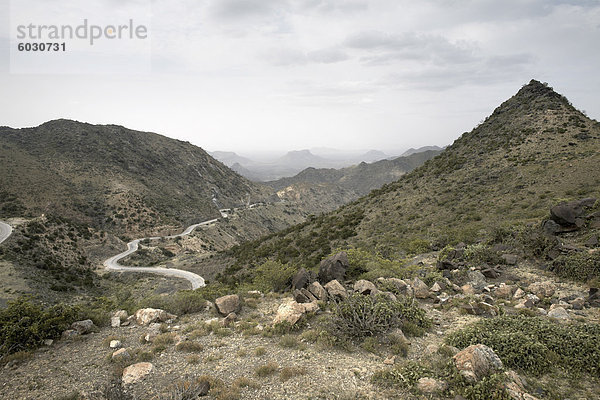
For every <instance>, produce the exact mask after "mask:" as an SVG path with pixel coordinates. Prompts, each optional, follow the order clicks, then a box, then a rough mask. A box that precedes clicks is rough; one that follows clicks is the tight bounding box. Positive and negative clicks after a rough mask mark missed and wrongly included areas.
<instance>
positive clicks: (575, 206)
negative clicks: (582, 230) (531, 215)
mask: <svg viewBox="0 0 600 400" xmlns="http://www.w3.org/2000/svg"><path fill="white" fill-rule="evenodd" d="M595 202H596V199H594V198H587V199H582V200H576V201H570V202H568V203H565V202H563V203H559V204H557V205H555V206H554V207H552V208H551V209H550V217H551V218H552V220H554V221H555V222H556V223H558V224H560V225H567V226H568V225H575V224H576V222H577V219H578V218H580V217H581V216H582V215H583V210H584V208H588V207H592V206H593V205H594V203H595Z"/></svg>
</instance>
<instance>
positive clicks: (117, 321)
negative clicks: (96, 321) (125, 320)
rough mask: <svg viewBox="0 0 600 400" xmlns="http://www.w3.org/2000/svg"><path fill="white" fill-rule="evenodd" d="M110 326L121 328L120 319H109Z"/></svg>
mask: <svg viewBox="0 0 600 400" xmlns="http://www.w3.org/2000/svg"><path fill="white" fill-rule="evenodd" d="M110 326H111V327H112V328H118V327H120V326H121V318H119V317H111V318H110Z"/></svg>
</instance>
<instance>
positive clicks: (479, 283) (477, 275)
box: [467, 271, 487, 292]
mask: <svg viewBox="0 0 600 400" xmlns="http://www.w3.org/2000/svg"><path fill="white" fill-rule="evenodd" d="M467 277H468V279H469V284H470V285H471V286H473V288H474V289H475V290H476V291H478V292H479V291H482V290H483V288H484V287H485V286H486V285H487V281H486V280H485V276H484V275H483V274H482V273H481V272H479V271H468V272H467Z"/></svg>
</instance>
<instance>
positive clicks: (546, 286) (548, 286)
mask: <svg viewBox="0 0 600 400" xmlns="http://www.w3.org/2000/svg"><path fill="white" fill-rule="evenodd" d="M527 290H529V291H530V292H531V293H533V294H535V295H536V296H538V297H540V298H546V297H552V296H553V295H554V293H555V292H556V286H554V284H553V283H550V282H535V283H532V284H531V285H529V287H528V288H527Z"/></svg>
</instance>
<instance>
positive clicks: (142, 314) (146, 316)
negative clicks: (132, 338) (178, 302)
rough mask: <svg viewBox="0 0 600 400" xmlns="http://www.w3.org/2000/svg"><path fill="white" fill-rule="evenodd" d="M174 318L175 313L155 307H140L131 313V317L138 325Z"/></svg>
mask: <svg viewBox="0 0 600 400" xmlns="http://www.w3.org/2000/svg"><path fill="white" fill-rule="evenodd" d="M175 318H177V316H176V315H173V314H169V313H168V312H166V311H165V310H161V309H157V308H141V309H139V310H137V311H136V312H135V314H134V315H133V319H134V320H135V321H136V322H137V323H138V325H149V324H151V323H153V322H167V321H169V320H170V319H175Z"/></svg>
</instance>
